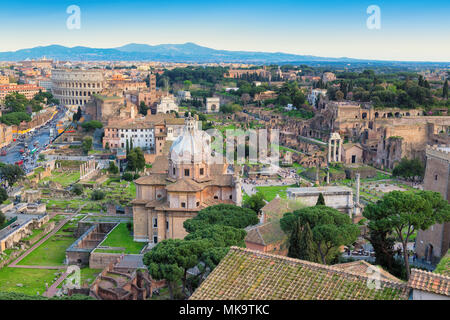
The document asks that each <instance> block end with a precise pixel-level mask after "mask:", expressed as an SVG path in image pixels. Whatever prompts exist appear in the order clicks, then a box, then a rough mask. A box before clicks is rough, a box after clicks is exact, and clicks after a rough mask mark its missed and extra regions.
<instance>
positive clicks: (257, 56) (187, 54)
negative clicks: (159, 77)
mask: <svg viewBox="0 0 450 320" xmlns="http://www.w3.org/2000/svg"><path fill="white" fill-rule="evenodd" d="M44 56H45V57H47V58H50V59H55V60H63V61H65V60H71V61H105V60H108V61H110V60H120V61H161V62H191V63H192V62H198V63H207V62H243V63H280V62H284V63H288V62H307V61H310V62H311V61H316V62H319V61H323V62H346V61H349V62H350V61H364V60H358V59H350V58H323V57H316V56H308V55H296V54H287V53H281V52H276V53H269V52H250V51H228V50H215V49H211V48H207V47H202V46H199V45H197V44H195V43H191V42H188V43H184V44H161V45H155V46H151V45H147V44H137V43H130V44H127V45H124V46H122V47H118V48H111V49H102V48H89V47H80V46H78V47H73V48H69V47H64V46H60V45H50V46H39V47H35V48H30V49H21V50H17V51H8V52H0V60H1V61H18V60H25V59H39V58H42V57H44Z"/></svg>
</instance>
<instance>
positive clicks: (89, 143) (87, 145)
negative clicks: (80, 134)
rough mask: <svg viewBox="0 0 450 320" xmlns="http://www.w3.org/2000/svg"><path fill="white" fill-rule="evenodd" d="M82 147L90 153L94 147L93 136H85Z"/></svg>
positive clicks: (85, 151)
mask: <svg viewBox="0 0 450 320" xmlns="http://www.w3.org/2000/svg"><path fill="white" fill-rule="evenodd" d="M81 148H82V149H83V151H84V153H86V154H88V153H89V151H91V149H92V137H89V136H88V137H84V139H83V142H82V143H81Z"/></svg>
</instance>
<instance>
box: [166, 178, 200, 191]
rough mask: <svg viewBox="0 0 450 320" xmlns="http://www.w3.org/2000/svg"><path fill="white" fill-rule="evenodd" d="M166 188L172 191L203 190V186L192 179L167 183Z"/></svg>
mask: <svg viewBox="0 0 450 320" xmlns="http://www.w3.org/2000/svg"><path fill="white" fill-rule="evenodd" d="M166 190H167V191H172V192H197V191H201V190H203V186H202V185H201V184H200V183H198V182H195V181H194V180H192V179H180V180H177V182H174V183H172V184H169V185H168V186H167V187H166Z"/></svg>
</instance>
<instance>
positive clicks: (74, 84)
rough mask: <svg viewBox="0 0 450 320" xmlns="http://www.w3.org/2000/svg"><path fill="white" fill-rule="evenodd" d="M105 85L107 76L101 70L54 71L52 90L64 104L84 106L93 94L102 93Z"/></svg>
mask: <svg viewBox="0 0 450 320" xmlns="http://www.w3.org/2000/svg"><path fill="white" fill-rule="evenodd" d="M104 87H105V78H104V75H103V72H102V71H100V70H73V69H57V70H53V71H52V92H53V95H54V96H55V98H56V99H58V100H59V101H60V103H61V104H62V105H66V106H69V107H70V106H72V107H78V106H83V105H85V104H86V103H87V102H88V101H89V100H90V98H91V96H92V95H93V94H97V93H100V92H101V91H102V90H103V88H104Z"/></svg>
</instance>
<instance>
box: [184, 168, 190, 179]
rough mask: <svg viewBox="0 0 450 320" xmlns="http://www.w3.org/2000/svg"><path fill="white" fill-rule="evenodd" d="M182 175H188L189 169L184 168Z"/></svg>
mask: <svg viewBox="0 0 450 320" xmlns="http://www.w3.org/2000/svg"><path fill="white" fill-rule="evenodd" d="M184 176H185V177H189V169H184Z"/></svg>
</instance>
